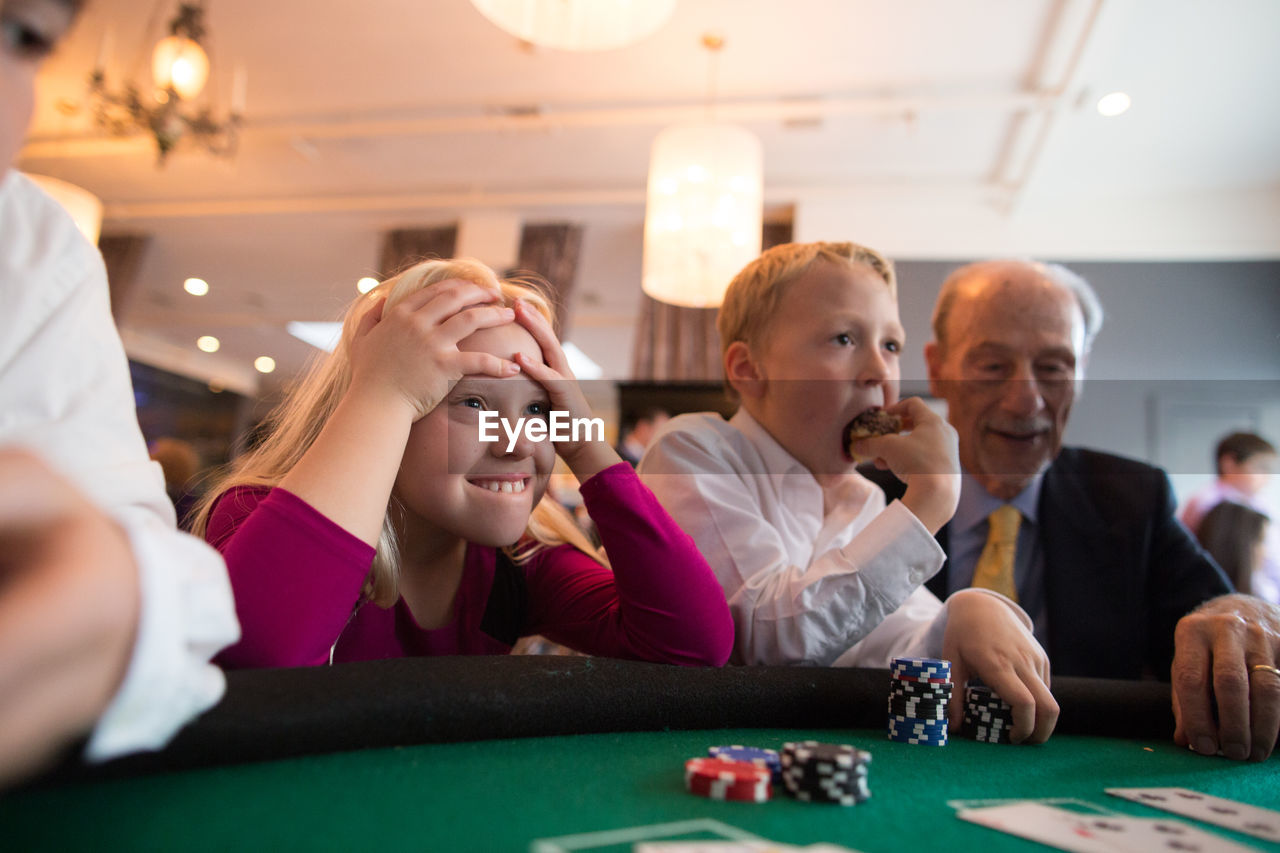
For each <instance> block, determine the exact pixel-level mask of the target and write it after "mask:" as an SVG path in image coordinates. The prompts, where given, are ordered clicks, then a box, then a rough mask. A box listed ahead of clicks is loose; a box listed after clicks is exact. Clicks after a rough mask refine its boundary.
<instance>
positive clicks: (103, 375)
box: [0, 170, 240, 760]
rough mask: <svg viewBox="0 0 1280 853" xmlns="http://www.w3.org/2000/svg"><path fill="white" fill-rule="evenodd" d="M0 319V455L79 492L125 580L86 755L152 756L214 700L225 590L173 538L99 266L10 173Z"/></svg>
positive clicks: (222, 574)
mask: <svg viewBox="0 0 1280 853" xmlns="http://www.w3.org/2000/svg"><path fill="white" fill-rule="evenodd" d="M0 306H3V308H2V310H0V446H20V447H23V448H26V449H28V450H30V451H33V452H35V453H36V454H37V455H39V456H40V457H41V458H43V459H44V460H45V461H46V462H47V463H48V464H49V465H50V466H51V467H53V468H54V469H55V470H57V471H59V472H60V473H61V474H63V475H64V476H65V477H67V479H69V480H70V481H71V482H72V483H74V484H75V485H76V486H77V487H79V488H80V490H81V491H82V492H84V493H85V495H86V496H87V497H88V498H89V499H90V500H92V501H93V502H94V503H96V504H97V505H98V506H99V507H101V508H102V510H103V511H104V512H106V513H107V514H108V515H110V516H111V517H112V518H114V519H115V520H116V521H117V522H118V523H119V524H120V525H121V526H122V527H123V528H124V529H125V531H126V533H127V535H128V537H129V540H130V542H131V544H132V546H133V555H134V559H135V562H136V563H137V566H138V572H139V587H140V589H141V597H142V600H141V603H140V604H141V607H140V614H141V616H140V621H139V625H138V630H137V637H136V640H135V644H134V648H133V655H132V658H131V661H130V664H129V667H128V670H127V672H126V674H125V678H124V681H123V682H122V683H121V685H120V688H119V690H118V691H117V693H116V695H115V696H114V697H113V699H112V701H111V704H110V705H109V706H108V707H107V709H106V712H105V713H104V714H103V715H102V717H101V718H100V720H99V722H98V725H97V727H96V728H95V729H94V731H93V734H92V736H91V737H90V740H89V745H88V748H87V751H86V755H87V756H88V757H89V758H90V759H92V760H102V759H107V758H111V757H113V756H116V755H121V754H124V753H127V752H132V751H136V750H140V749H157V748H159V747H162V746H163V745H164V744H165V743H167V742H168V740H169V739H170V738H171V737H172V736H173V735H174V733H176V732H177V730H178V729H179V728H181V727H182V726H183V725H184V724H185V723H186V722H188V721H189V720H191V719H192V718H193V717H195V716H196V715H197V714H199V713H201V712H202V711H204V710H206V709H208V708H209V707H211V706H212V705H214V704H215V703H216V702H217V701H218V700H219V699H220V698H221V696H222V693H223V690H224V689H225V680H224V678H223V675H222V672H221V671H220V670H219V669H217V668H216V667H215V666H213V665H212V664H210V663H209V659H210V658H211V657H212V656H213V655H214V654H215V653H216V652H217V651H218V650H219V649H221V648H222V647H223V646H226V645H228V644H229V643H232V642H234V641H236V640H237V639H238V638H239V635H240V628H239V624H238V622H237V621H236V615H235V603H234V601H233V599H232V595H231V586H230V584H229V582H228V580H227V572H226V566H225V565H224V564H223V562H222V558H221V557H220V556H219V555H218V553H217V552H216V551H214V550H213V549H212V548H210V547H209V546H208V545H206V544H205V543H204V542H202V541H201V540H199V539H196V538H195V537H193V536H189V535H187V534H185V533H181V532H179V531H178V530H177V529H176V527H175V523H174V510H173V505H172V504H171V503H170V502H169V498H168V496H167V495H166V494H165V489H164V477H163V475H162V473H161V471H160V466H159V465H157V464H156V463H154V462H152V461H151V460H150V459H149V458H148V456H147V448H146V444H145V443H144V441H143V438H142V433H141V431H140V430H139V428H138V421H137V413H136V410H135V407H134V397H133V386H132V383H131V381H130V378H129V367H128V361H127V359H126V358H125V354H124V348H123V347H122V345H121V343H120V337H119V335H118V334H117V332H116V329H115V325H114V324H113V323H112V320H111V308H110V297H109V294H108V290H107V279H106V271H105V269H104V268H103V264H102V257H101V255H99V254H98V252H97V250H96V249H95V248H94V247H93V246H92V245H90V244H89V242H88V241H87V240H85V238H84V237H83V236H82V235H81V234H80V232H79V231H78V230H77V229H76V227H75V224H74V223H73V222H72V220H71V217H70V216H69V215H68V214H67V213H66V211H64V210H63V209H62V208H61V207H60V206H59V205H58V203H57V202H55V201H54V200H53V199H51V198H50V197H49V196H47V195H46V194H45V193H44V192H43V191H42V190H41V189H39V188H38V187H37V186H36V185H35V184H34V183H32V182H31V181H30V179H28V178H27V177H26V176H25V175H22V174H20V173H18V172H17V171H16V170H10V171H9V172H8V173H7V174H6V175H5V176H4V179H3V182H2V183H0Z"/></svg>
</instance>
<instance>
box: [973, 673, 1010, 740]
mask: <svg viewBox="0 0 1280 853" xmlns="http://www.w3.org/2000/svg"><path fill="white" fill-rule="evenodd" d="M1012 731H1013V707H1012V706H1011V705H1009V704H1008V703H1007V702H1005V701H1004V700H1003V699H1001V698H1000V695H999V694H998V693H996V692H995V691H994V690H992V689H991V688H990V687H986V686H983V685H970V686H968V687H966V688H965V691H964V719H963V723H962V725H961V727H960V732H961V734H963V735H964V736H966V737H970V738H973V739H974V740H976V741H980V742H982V743H1012V742H1013V738H1012Z"/></svg>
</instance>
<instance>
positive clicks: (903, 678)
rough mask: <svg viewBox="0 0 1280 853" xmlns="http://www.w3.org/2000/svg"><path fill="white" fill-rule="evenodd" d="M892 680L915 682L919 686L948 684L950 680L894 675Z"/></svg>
mask: <svg viewBox="0 0 1280 853" xmlns="http://www.w3.org/2000/svg"><path fill="white" fill-rule="evenodd" d="M892 678H893V680H895V681H916V682H919V683H921V684H950V683H951V679H950V678H916V677H915V676H911V675H894V676H892Z"/></svg>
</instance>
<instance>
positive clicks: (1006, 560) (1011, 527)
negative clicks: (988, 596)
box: [973, 504, 1022, 601]
mask: <svg viewBox="0 0 1280 853" xmlns="http://www.w3.org/2000/svg"><path fill="white" fill-rule="evenodd" d="M1020 524H1022V513H1020V512H1018V510H1017V508H1015V507H1013V506H1010V505H1009V504H1005V505H1004V506H1002V507H1000V508H999V509H997V510H996V511H995V512H993V513H991V515H989V516H987V544H986V545H985V546H984V547H983V549H982V556H980V557H978V565H977V566H975V567H974V569H973V585H974V586H978V587H982V588H984V589H993V590H995V591H996V592H998V593H1001V594H1002V595H1005V596H1008V597H1009V598H1010V599H1011V600H1013V601H1017V600H1018V588H1017V587H1016V586H1014V583H1013V558H1014V556H1015V555H1016V554H1017V552H1018V525H1020Z"/></svg>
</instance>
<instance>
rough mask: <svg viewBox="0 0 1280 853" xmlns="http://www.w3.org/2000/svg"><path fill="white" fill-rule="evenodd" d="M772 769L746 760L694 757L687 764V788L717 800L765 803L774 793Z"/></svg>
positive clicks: (685, 777)
mask: <svg viewBox="0 0 1280 853" xmlns="http://www.w3.org/2000/svg"><path fill="white" fill-rule="evenodd" d="M772 776H773V774H772V772H771V771H770V770H769V769H768V768H767V767H758V766H756V765H754V764H749V763H747V762H745V761H725V760H723V759H719V758H691V759H689V760H688V761H686V762H685V764H684V781H685V787H686V788H688V789H689V791H690V792H691V793H694V794H700V795H702V796H704V797H710V798H711V799H714V800H737V801H739V802H755V803H763V802H766V801H768V800H769V799H770V798H771V797H772V796H773V786H772V784H771V781H770V780H771V779H772Z"/></svg>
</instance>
